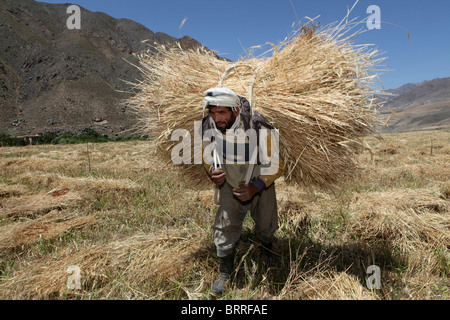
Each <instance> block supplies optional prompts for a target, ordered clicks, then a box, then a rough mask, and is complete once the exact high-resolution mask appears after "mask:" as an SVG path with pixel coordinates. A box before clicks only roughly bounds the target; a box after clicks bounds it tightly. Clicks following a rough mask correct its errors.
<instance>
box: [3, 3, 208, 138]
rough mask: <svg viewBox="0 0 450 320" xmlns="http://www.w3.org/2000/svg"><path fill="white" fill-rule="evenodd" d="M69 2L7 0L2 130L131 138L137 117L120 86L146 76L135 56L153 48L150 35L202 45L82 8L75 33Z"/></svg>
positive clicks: (162, 40)
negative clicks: (86, 132) (94, 133)
mask: <svg viewBox="0 0 450 320" xmlns="http://www.w3.org/2000/svg"><path fill="white" fill-rule="evenodd" d="M68 6H69V4H46V3H41V2H35V1H32V0H0V38H1V39H2V41H1V42H0V112H1V114H2V116H1V118H0V133H9V134H12V135H15V136H19V135H32V134H43V133H49V132H52V133H61V132H68V131H70V132H74V133H76V132H80V131H82V130H84V129H85V128H92V129H94V130H96V131H98V132H100V133H102V134H105V135H108V136H109V137H117V136H128V135H131V134H133V131H130V129H132V128H133V126H134V125H135V123H136V120H135V118H134V116H133V115H132V113H131V112H130V110H127V108H126V107H124V106H123V104H122V101H123V99H124V98H126V97H127V94H125V93H121V92H120V91H126V90H128V89H129V86H128V85H126V84H125V82H124V81H123V80H125V81H131V82H135V81H137V80H139V79H140V78H141V75H140V72H139V70H138V69H137V68H135V67H134V66H132V65H131V64H130V62H131V63H137V58H136V57H135V56H134V55H133V53H136V52H140V51H142V50H144V49H146V48H148V46H147V45H146V44H145V43H144V41H145V40H147V42H148V43H150V44H153V43H158V44H174V43H175V42H179V43H180V44H181V46H182V47H184V48H196V47H199V46H201V44H200V43H199V42H198V41H196V40H195V39H192V38H189V37H187V36H186V37H183V38H182V39H177V38H174V37H171V36H169V35H167V34H164V33H159V32H158V33H154V32H152V31H150V30H149V29H147V28H146V27H145V26H143V25H141V24H139V23H136V22H134V21H131V20H128V19H115V18H113V17H111V16H109V15H107V14H105V13H101V12H91V11H89V10H85V9H83V8H81V30H69V29H68V28H67V25H66V21H67V19H68V18H69V17H70V14H67V8H68Z"/></svg>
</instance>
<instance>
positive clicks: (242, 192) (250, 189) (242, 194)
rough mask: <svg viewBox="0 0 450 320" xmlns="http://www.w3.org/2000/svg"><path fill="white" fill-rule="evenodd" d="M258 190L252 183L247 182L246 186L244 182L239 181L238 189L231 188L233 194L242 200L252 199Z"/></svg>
mask: <svg viewBox="0 0 450 320" xmlns="http://www.w3.org/2000/svg"><path fill="white" fill-rule="evenodd" d="M258 192H259V190H258V188H256V187H255V186H254V185H253V184H251V183H249V184H248V185H247V186H246V185H245V183H244V182H241V183H240V184H239V189H233V194H234V195H235V196H236V198H238V199H239V200H241V201H242V202H246V201H249V200H251V199H253V197H254V196H255V194H257V193H258Z"/></svg>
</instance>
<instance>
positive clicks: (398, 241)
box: [0, 131, 450, 300]
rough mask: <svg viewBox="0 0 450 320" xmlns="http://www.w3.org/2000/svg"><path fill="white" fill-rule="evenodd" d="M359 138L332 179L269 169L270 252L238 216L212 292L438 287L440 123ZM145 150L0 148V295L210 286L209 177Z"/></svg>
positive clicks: (174, 292)
mask: <svg viewBox="0 0 450 320" xmlns="http://www.w3.org/2000/svg"><path fill="white" fill-rule="evenodd" d="M365 142H366V143H367V144H368V145H369V146H370V147H371V150H366V151H365V152H363V153H362V154H360V155H359V158H358V159H357V160H358V163H359V166H360V168H361V172H359V173H358V178H357V179H356V180H354V181H353V182H351V183H350V184H349V185H347V186H346V187H345V188H344V189H342V190H339V191H338V192H336V193H327V192H323V191H321V190H306V189H303V188H301V187H296V186H294V185H288V184H285V183H284V182H283V181H282V180H279V181H277V183H276V184H277V196H278V198H277V199H278V207H279V225H280V228H279V230H278V231H277V232H276V242H275V245H274V251H275V256H276V264H275V265H274V266H272V267H270V268H266V266H265V264H264V261H263V259H262V257H261V256H260V254H259V250H258V248H257V242H255V241H254V236H253V233H252V228H253V222H252V220H251V219H250V218H249V217H248V218H247V219H246V220H245V223H244V232H243V235H242V239H241V242H240V243H239V246H238V248H237V255H236V266H237V270H236V273H235V275H234V277H233V279H232V282H231V284H230V286H229V288H228V289H227V290H226V292H225V293H224V295H223V296H222V298H221V299H236V300H240V299H244V300H249V299H259V300H266V299H267V300H271V299H276V300H287V299H299V300H315V299H331V300H340V299H351V300H360V299H362V300H369V299H371V300H372V299H373V300H393V299H401V300H413V299H432V300H437V299H439V300H441V299H449V296H450V292H449V287H450V281H449V280H448V276H449V275H450V251H449V250H450V182H449V181H450V143H449V142H450V132H445V131H439V132H412V133H399V134H389V135H387V134H386V135H382V139H381V140H380V139H378V138H376V137H374V136H369V137H366V138H365ZM152 154H153V150H152V149H151V147H150V144H149V143H148V142H145V141H129V142H109V143H101V144H79V145H41V146H28V147H3V148H0V299H8V300H13V299H97V300H100V299H102V300H103V299H152V300H173V299H189V300H193V299H198V300H202V299H210V295H209V288H210V286H211V283H212V282H213V281H214V280H215V277H216V275H217V273H218V260H217V258H216V256H215V249H214V246H213V241H212V224H213V221H214V214H215V210H216V206H215V205H214V203H213V188H212V186H211V185H210V184H209V182H208V181H207V180H206V176H205V186H206V188H205V190H194V189H192V188H190V186H189V185H188V184H186V183H185V182H182V179H180V177H179V176H178V173H177V168H176V167H171V166H165V165H163V164H161V163H158V162H157V161H156V160H155V159H154V157H152ZM74 266H75V267H76V268H77V270H78V271H79V273H78V275H76V276H77V278H76V279H78V280H79V283H78V284H77V282H76V281H75V282H73V280H74V275H75V274H74V273H73V272H72V271H71V270H74V269H73V267H74ZM369 266H376V267H378V273H377V276H378V278H377V279H378V280H379V282H378V285H377V286H375V287H374V286H373V285H370V283H372V282H370V281H369V280H370V279H373V278H371V275H373V274H372V273H371V272H368V270H369ZM71 268H72V269H71ZM369 282H370V283H369ZM73 284H77V285H75V286H74V285H73ZM372 284H373V283H372Z"/></svg>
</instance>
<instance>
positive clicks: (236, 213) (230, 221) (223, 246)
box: [213, 183, 278, 257]
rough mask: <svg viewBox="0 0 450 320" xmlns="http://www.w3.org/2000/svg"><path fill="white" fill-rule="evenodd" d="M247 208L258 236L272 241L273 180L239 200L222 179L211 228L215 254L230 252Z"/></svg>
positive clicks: (275, 214)
mask: <svg viewBox="0 0 450 320" xmlns="http://www.w3.org/2000/svg"><path fill="white" fill-rule="evenodd" d="M249 210H250V215H251V217H252V219H253V221H254V222H255V230H254V231H255V233H256V235H257V237H258V238H259V240H260V241H263V242H265V243H269V242H272V240H273V234H274V233H275V231H276V230H277V229H278V212H277V201H276V195H275V184H272V185H271V186H270V187H269V188H267V189H265V190H264V191H263V192H261V194H260V195H256V196H255V197H254V198H253V199H252V200H251V202H246V203H242V202H240V201H239V200H238V199H236V198H235V197H234V195H233V192H232V187H231V186H230V185H229V184H228V183H225V184H224V185H223V186H222V187H221V189H220V206H219V209H218V210H217V213H216V219H215V222H214V229H213V235H214V244H215V246H216V250H217V256H218V257H225V256H227V255H229V254H231V253H232V252H233V249H234V247H235V245H236V243H237V242H238V241H239V239H240V237H241V233H242V224H243V222H244V219H245V217H246V215H247V212H248V211H249Z"/></svg>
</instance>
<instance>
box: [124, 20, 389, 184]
mask: <svg viewBox="0 0 450 320" xmlns="http://www.w3.org/2000/svg"><path fill="white" fill-rule="evenodd" d="M354 26H355V23H351V22H345V21H344V22H343V23H340V24H337V25H334V26H328V27H325V28H320V29H319V28H317V25H314V24H313V22H311V24H309V25H304V26H302V27H299V28H297V29H296V30H297V31H296V32H294V33H293V35H292V37H290V38H288V39H286V41H285V42H283V43H281V44H280V45H279V46H275V45H273V48H272V49H271V50H270V51H271V56H270V57H269V58H267V57H261V58H255V57H249V58H248V59H242V60H240V61H238V62H237V63H230V62H227V61H224V60H220V59H217V57H216V55H215V54H213V53H211V52H209V51H207V50H205V49H198V50H197V51H193V50H188V51H185V50H182V49H181V47H172V48H159V49H160V50H159V51H158V52H157V53H156V54H155V53H154V52H153V51H149V52H146V53H143V54H141V55H140V66H139V67H140V69H141V70H142V72H143V74H144V80H143V81H142V82H139V83H137V84H134V89H136V94H135V95H134V96H133V97H132V98H130V99H129V100H128V101H127V104H128V105H130V106H131V107H132V109H134V110H135V111H136V113H137V116H138V118H139V119H140V127H141V129H142V130H143V131H144V132H145V133H146V134H149V135H150V136H152V137H153V138H154V139H155V140H154V141H155V144H156V146H157V147H158V149H157V150H158V151H157V152H156V156H158V157H162V158H163V159H165V160H166V161H167V162H170V161H171V150H172V148H173V147H174V146H176V145H177V144H179V143H180V141H178V140H177V141H172V140H175V139H171V135H172V133H173V132H174V130H175V129H187V130H189V132H190V134H191V137H192V136H193V134H194V121H200V120H201V118H202V100H203V93H204V92H205V91H206V90H207V89H209V88H211V87H217V86H224V87H227V88H229V89H232V90H233V91H235V92H236V93H237V94H239V95H241V96H245V97H247V98H249V100H250V101H251V104H252V108H253V110H254V111H258V112H259V113H260V114H262V115H263V116H265V117H266V118H267V119H268V120H269V121H270V122H271V123H272V124H273V125H274V126H275V127H276V128H277V129H279V136H280V141H279V145H280V152H281V155H282V157H283V158H284V160H285V165H286V170H285V176H284V178H285V180H286V181H287V182H297V183H300V184H302V185H305V186H318V187H324V188H329V187H333V186H339V185H341V183H342V182H344V181H345V180H346V178H348V177H353V176H354V174H355V172H356V169H357V166H356V165H355V161H354V158H353V156H354V155H355V153H356V152H358V151H359V150H360V147H361V146H362V143H361V140H360V138H361V137H362V136H364V135H366V134H368V133H373V132H374V126H375V122H376V111H375V107H374V106H375V100H374V99H373V94H374V86H372V84H373V83H374V82H375V81H376V80H377V72H378V71H379V70H377V66H378V65H379V64H380V63H381V62H382V61H383V59H382V58H379V57H378V53H377V51H374V50H370V48H369V46H360V45H354V44H352V43H351V42H350V39H351V37H352V36H346V34H347V33H349V31H350V30H352V28H353V27H354ZM265 55H266V56H267V53H266V54H265ZM238 67H242V68H238ZM193 166H194V168H193ZM198 167H199V166H195V165H186V166H185V167H184V168H185V169H186V171H185V172H184V173H185V175H187V176H188V177H189V181H191V182H195V181H198V180H199V178H200V179H201V178H203V179H204V176H203V173H202V171H201V170H199V169H198ZM192 169H194V170H192ZM204 180H206V179H204Z"/></svg>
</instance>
